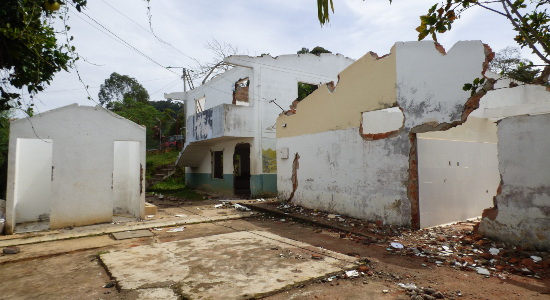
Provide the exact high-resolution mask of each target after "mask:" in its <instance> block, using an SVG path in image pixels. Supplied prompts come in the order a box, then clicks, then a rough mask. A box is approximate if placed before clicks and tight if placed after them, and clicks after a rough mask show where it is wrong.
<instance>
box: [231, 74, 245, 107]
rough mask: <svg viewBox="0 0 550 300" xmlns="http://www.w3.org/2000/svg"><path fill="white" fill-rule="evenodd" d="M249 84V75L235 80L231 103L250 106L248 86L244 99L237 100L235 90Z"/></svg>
mask: <svg viewBox="0 0 550 300" xmlns="http://www.w3.org/2000/svg"><path fill="white" fill-rule="evenodd" d="M249 86H250V77H245V78H242V79H239V80H237V81H236V82H235V86H234V87H233V102H232V103H231V104H233V105H239V106H250V88H249V91H248V94H247V99H246V101H237V91H238V90H239V89H241V88H245V87H249Z"/></svg>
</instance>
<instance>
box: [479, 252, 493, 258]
mask: <svg viewBox="0 0 550 300" xmlns="http://www.w3.org/2000/svg"><path fill="white" fill-rule="evenodd" d="M479 256H480V257H481V258H484V259H492V258H493V255H492V254H491V253H482V254H481V255H479Z"/></svg>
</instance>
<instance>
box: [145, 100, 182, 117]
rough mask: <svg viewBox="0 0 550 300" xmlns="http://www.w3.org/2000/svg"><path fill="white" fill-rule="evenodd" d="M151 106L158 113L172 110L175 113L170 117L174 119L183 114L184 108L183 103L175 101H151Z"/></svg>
mask: <svg viewBox="0 0 550 300" xmlns="http://www.w3.org/2000/svg"><path fill="white" fill-rule="evenodd" d="M149 104H151V105H152V106H153V107H154V108H156V109H157V110H158V111H165V110H166V109H170V110H171V111H173V113H171V114H170V116H171V117H173V118H175V117H176V114H180V113H183V108H184V105H183V102H180V101H174V100H172V99H168V100H160V101H149Z"/></svg>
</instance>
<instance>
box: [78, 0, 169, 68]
mask: <svg viewBox="0 0 550 300" xmlns="http://www.w3.org/2000/svg"><path fill="white" fill-rule="evenodd" d="M69 4H71V5H72V6H73V7H75V6H74V4H72V3H71V2H69ZM81 14H83V15H85V16H86V17H88V18H89V19H90V20H92V21H94V23H96V24H97V25H99V26H101V28H103V29H105V30H107V32H109V33H110V34H112V35H113V36H115V37H116V38H117V39H119V40H120V41H122V42H123V43H125V44H126V45H128V46H129V47H130V48H132V49H133V50H134V51H135V52H137V53H139V54H140V55H141V56H143V57H145V58H147V59H148V60H150V61H151V62H153V63H154V64H156V65H158V66H159V67H161V68H163V69H164V70H167V71H168V72H170V73H174V74H176V75H179V74H177V73H176V72H174V71H172V70H170V69H166V68H165V67H164V66H163V65H161V64H160V63H158V62H157V61H155V60H154V59H152V58H151V57H149V56H147V55H146V54H145V53H143V52H141V51H139V50H138V49H137V48H135V47H134V46H132V45H130V44H129V43H128V42H126V41H125V40H123V39H122V38H121V37H119V36H118V35H116V34H114V33H113V32H112V31H110V30H109V29H108V28H106V27H105V26H103V25H102V24H100V23H99V22H98V21H96V20H95V19H94V18H92V17H90V16H89V15H88V14H87V13H85V12H81ZM74 15H76V14H74ZM102 32H103V31H102ZM103 33H105V32H103Z"/></svg>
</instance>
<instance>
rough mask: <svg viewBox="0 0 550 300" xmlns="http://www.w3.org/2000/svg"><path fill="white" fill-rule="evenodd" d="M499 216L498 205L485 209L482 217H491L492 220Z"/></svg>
mask: <svg viewBox="0 0 550 300" xmlns="http://www.w3.org/2000/svg"><path fill="white" fill-rule="evenodd" d="M497 216H498V207H491V208H487V209H484V210H483V214H482V215H481V218H482V219H484V218H489V219H491V220H493V221H494V220H496V219H497Z"/></svg>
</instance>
